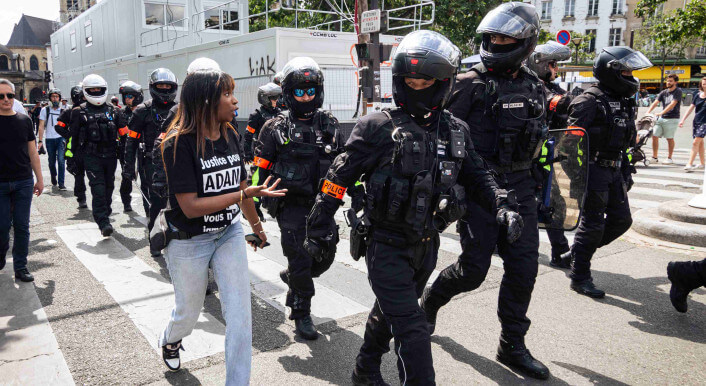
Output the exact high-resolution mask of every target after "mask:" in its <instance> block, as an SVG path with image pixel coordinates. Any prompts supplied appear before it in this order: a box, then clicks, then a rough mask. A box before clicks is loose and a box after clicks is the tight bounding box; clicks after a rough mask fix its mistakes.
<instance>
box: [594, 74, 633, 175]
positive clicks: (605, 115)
mask: <svg viewBox="0 0 706 386" xmlns="http://www.w3.org/2000/svg"><path fill="white" fill-rule="evenodd" d="M585 93H586V94H589V95H592V96H593V97H595V98H596V102H598V111H597V116H596V119H595V120H594V121H593V126H594V127H592V128H587V129H588V132H589V133H598V135H599V137H598V138H591V143H592V144H595V146H591V147H590V152H591V154H590V159H591V160H607V161H620V159H621V154H622V152H623V151H624V150H625V149H626V148H627V147H628V146H630V144H631V140H632V139H633V138H634V136H635V133H634V132H633V131H634V125H631V124H630V122H632V121H633V120H634V119H635V106H634V99H632V98H620V97H612V96H609V95H608V94H606V93H605V92H603V90H601V89H600V88H599V87H596V86H593V87H591V88H589V89H588V90H586V91H585Z"/></svg>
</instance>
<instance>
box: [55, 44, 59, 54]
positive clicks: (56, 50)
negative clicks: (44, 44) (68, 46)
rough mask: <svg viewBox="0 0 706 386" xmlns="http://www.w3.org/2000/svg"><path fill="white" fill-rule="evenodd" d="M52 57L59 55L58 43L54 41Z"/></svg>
mask: <svg viewBox="0 0 706 386" xmlns="http://www.w3.org/2000/svg"><path fill="white" fill-rule="evenodd" d="M54 57H55V58H58V57H59V43H58V42H56V43H54Z"/></svg>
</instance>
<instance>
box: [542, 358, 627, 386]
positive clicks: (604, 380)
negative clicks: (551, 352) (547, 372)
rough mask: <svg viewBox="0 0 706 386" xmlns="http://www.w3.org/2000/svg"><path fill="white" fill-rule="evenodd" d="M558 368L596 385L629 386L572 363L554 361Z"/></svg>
mask: <svg viewBox="0 0 706 386" xmlns="http://www.w3.org/2000/svg"><path fill="white" fill-rule="evenodd" d="M552 363H554V364H555V365H557V366H561V367H563V368H565V369H567V370H570V371H573V372H575V373H576V374H578V375H580V376H582V377H584V378H586V380H587V381H588V382H589V383H591V384H594V385H615V386H627V385H628V384H627V383H623V382H620V381H618V380H616V379H613V378H611V377H606V376H605V375H603V374H599V373H597V372H595V371H593V370H589V369H587V368H585V367H581V366H577V365H572V364H571V363H564V362H557V361H553V362H552Z"/></svg>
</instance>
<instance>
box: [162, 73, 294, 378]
mask: <svg viewBox="0 0 706 386" xmlns="http://www.w3.org/2000/svg"><path fill="white" fill-rule="evenodd" d="M234 86H235V83H234V81H233V78H232V77H231V76H230V75H228V74H226V73H223V72H220V71H199V72H195V73H192V74H190V75H188V76H187V77H186V79H185V80H184V85H183V87H182V89H181V105H180V107H179V110H178V112H177V114H176V117H175V118H174V120H173V122H172V123H171V124H170V127H169V129H168V134H167V137H166V138H165V139H164V141H163V142H162V160H163V162H164V167H165V170H166V173H167V185H168V187H169V192H170V195H169V205H170V207H171V210H170V211H169V212H168V215H167V216H166V217H167V222H168V223H169V225H170V226H171V227H172V228H174V229H176V230H178V231H179V239H176V240H172V241H171V242H170V243H169V245H168V246H167V248H166V253H165V259H166V261H167V266H168V268H169V274H170V276H171V279H172V283H173V285H174V293H175V300H176V304H175V307H174V311H173V312H172V316H171V320H170V321H169V324H168V325H167V327H166V328H165V329H164V332H163V333H162V336H161V338H160V345H161V346H162V357H163V358H164V362H165V364H166V365H167V367H169V369H170V370H173V371H175V370H178V369H179V366H180V361H179V350H180V349H181V350H183V348H182V346H181V340H182V338H184V337H186V336H188V335H189V334H190V333H191V331H192V329H193V327H194V325H195V324H196V321H197V319H198V317H199V314H200V312H201V308H202V307H203V302H204V298H205V296H206V286H207V284H208V267H209V265H210V266H211V267H212V268H213V273H214V275H215V278H216V282H217V283H218V288H219V291H220V298H221V308H222V309H223V317H224V318H225V321H226V349H225V352H226V378H227V381H226V384H228V385H245V384H248V382H249V379H250V362H251V355H252V353H251V351H252V326H251V323H252V322H251V310H250V282H249V274H248V262H247V255H246V251H245V240H244V234H243V228H242V227H241V225H240V217H241V213H240V211H241V210H242V211H243V212H244V213H245V217H246V218H248V219H258V216H257V214H256V212H255V205H254V202H253V200H252V197H259V196H269V197H278V196H283V195H284V193H285V192H286V190H276V186H277V184H278V183H279V181H276V182H275V183H274V184H273V185H272V186H271V187H269V188H268V187H267V184H268V183H269V181H265V184H264V185H260V186H250V187H249V186H248V185H247V183H246V181H245V179H246V177H247V174H246V171H245V165H244V161H243V156H242V154H241V151H240V144H239V138H238V135H237V134H236V131H235V129H234V128H233V126H232V125H231V124H230V123H229V122H230V121H231V120H232V119H233V116H234V115H235V110H236V109H237V104H238V101H237V99H235V97H234V96H233V88H234ZM250 225H251V227H252V229H253V231H254V232H256V234H257V235H258V236H259V237H260V239H261V240H262V244H260V245H259V246H260V247H262V246H264V243H265V241H266V240H267V236H266V235H265V232H264V231H263V230H262V224H261V223H260V221H257V222H256V223H251V224H250ZM254 247H255V249H256V250H257V246H255V245H254Z"/></svg>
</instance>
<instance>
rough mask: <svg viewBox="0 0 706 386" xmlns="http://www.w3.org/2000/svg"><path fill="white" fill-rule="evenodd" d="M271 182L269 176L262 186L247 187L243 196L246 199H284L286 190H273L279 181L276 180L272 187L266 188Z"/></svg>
mask: <svg viewBox="0 0 706 386" xmlns="http://www.w3.org/2000/svg"><path fill="white" fill-rule="evenodd" d="M271 180H272V176H269V177H267V179H266V180H265V182H264V183H263V184H262V185H257V186H249V187H248V188H247V189H245V195H246V196H247V197H284V194H285V193H287V189H278V190H277V189H275V188H277V185H279V182H280V181H281V179H280V178H278V179H277V181H275V183H274V184H272V186H270V187H268V186H267V185H269V183H270V181H271Z"/></svg>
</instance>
